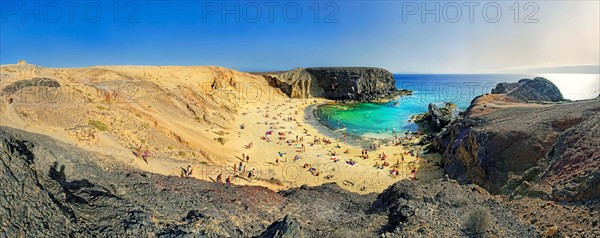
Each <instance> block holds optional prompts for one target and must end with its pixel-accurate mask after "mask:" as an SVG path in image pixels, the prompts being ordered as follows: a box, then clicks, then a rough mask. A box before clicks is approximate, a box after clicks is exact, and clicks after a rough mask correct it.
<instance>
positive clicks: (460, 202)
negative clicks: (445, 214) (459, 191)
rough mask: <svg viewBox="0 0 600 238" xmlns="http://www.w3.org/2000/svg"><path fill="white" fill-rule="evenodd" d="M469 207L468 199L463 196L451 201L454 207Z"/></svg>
mask: <svg viewBox="0 0 600 238" xmlns="http://www.w3.org/2000/svg"><path fill="white" fill-rule="evenodd" d="M468 205H469V199H468V198H466V197H464V196H458V197H456V198H455V199H454V200H453V201H452V206H454V207H466V206H468Z"/></svg>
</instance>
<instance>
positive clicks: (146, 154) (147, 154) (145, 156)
mask: <svg viewBox="0 0 600 238" xmlns="http://www.w3.org/2000/svg"><path fill="white" fill-rule="evenodd" d="M148 157H150V151H148V149H146V151H144V155H143V156H142V158H143V159H144V161H145V162H146V164H147V163H148Z"/></svg>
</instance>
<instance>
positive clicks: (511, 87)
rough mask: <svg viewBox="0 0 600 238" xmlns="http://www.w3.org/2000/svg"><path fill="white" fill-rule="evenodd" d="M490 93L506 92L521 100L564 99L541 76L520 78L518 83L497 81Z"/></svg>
mask: <svg viewBox="0 0 600 238" xmlns="http://www.w3.org/2000/svg"><path fill="white" fill-rule="evenodd" d="M492 94H506V95H507V96H509V97H511V98H514V99H516V100H519V101H523V102H526V101H547V102H558V101H562V100H564V98H563V96H562V93H561V92H560V90H559V89H558V87H556V85H554V84H553V83H552V82H550V81H549V80H547V79H545V78H542V77H536V78H534V79H521V80H519V82H518V83H499V84H498V85H496V88H494V89H492Z"/></svg>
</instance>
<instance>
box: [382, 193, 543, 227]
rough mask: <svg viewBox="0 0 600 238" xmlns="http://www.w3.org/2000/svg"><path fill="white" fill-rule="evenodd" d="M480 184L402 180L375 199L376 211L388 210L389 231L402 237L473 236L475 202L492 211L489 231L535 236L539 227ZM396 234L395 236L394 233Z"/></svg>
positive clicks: (476, 204)
mask: <svg viewBox="0 0 600 238" xmlns="http://www.w3.org/2000/svg"><path fill="white" fill-rule="evenodd" d="M498 205H499V203H498V202H497V201H495V200H494V199H493V198H492V196H490V195H489V194H488V193H487V192H486V191H485V190H484V189H482V188H480V187H478V186H477V185H467V186H461V185H459V184H458V183H456V182H455V181H447V182H443V181H435V182H427V183H425V182H414V181H401V182H398V183H396V184H394V185H392V186H390V187H389V188H388V189H386V190H385V191H384V192H383V193H381V194H380V195H379V197H378V198H377V200H375V202H373V204H372V208H371V209H373V210H374V211H378V210H381V209H382V208H383V209H385V212H387V213H388V221H387V225H386V227H385V228H384V229H385V230H386V231H388V232H390V233H393V234H400V235H401V236H402V237H459V236H472V235H473V234H471V232H470V231H468V230H466V229H465V227H466V225H467V224H465V220H466V219H465V218H466V217H467V215H468V214H469V213H470V212H471V210H473V207H475V206H481V207H485V208H486V209H489V210H490V211H491V214H492V216H493V222H494V224H495V225H494V226H493V227H492V228H490V229H489V230H487V231H486V233H488V234H494V235H498V236H501V237H535V236H536V234H535V229H534V228H533V227H531V226H529V225H525V224H522V223H520V222H518V218H517V217H515V216H513V215H512V214H511V213H510V212H509V211H508V210H507V209H505V208H503V207H501V206H498ZM391 237H395V236H391Z"/></svg>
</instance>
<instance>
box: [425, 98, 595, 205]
mask: <svg viewBox="0 0 600 238" xmlns="http://www.w3.org/2000/svg"><path fill="white" fill-rule="evenodd" d="M485 97H486V96H484V98H480V99H479V100H477V101H474V103H475V104H476V105H472V106H471V107H470V108H469V111H467V112H466V113H465V115H467V116H465V117H463V118H459V119H458V120H456V121H454V122H453V123H451V124H450V125H449V126H448V127H447V128H445V129H444V130H443V131H442V132H440V133H439V134H437V135H436V137H435V139H434V143H433V144H434V147H435V148H436V149H437V150H439V151H441V152H442V153H443V156H444V169H445V171H446V173H447V174H448V175H449V176H450V177H451V178H455V179H457V180H458V181H459V182H461V183H475V184H478V185H480V186H483V187H484V188H486V189H488V191H490V192H491V193H495V194H498V193H505V194H512V195H530V196H536V197H544V198H549V199H554V200H562V201H575V200H583V199H594V198H600V196H599V195H600V187H599V183H598V182H599V181H598V179H597V177H598V175H597V173H598V164H599V160H600V153H598V152H597V149H593V148H600V137H599V136H598V133H597V131H598V130H599V129H600V128H599V125H598V120H599V117H600V113H598V112H600V100H599V99H593V100H587V101H580V102H572V103H563V104H548V105H540V104H523V103H512V102H506V101H505V102H503V103H505V104H503V103H497V102H496V101H486V100H484V99H485ZM494 99H497V97H494ZM499 104H502V105H503V106H498V105H499ZM488 105H490V106H488ZM492 105H495V106H492ZM494 107H495V108H494ZM490 108H492V109H490Z"/></svg>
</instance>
